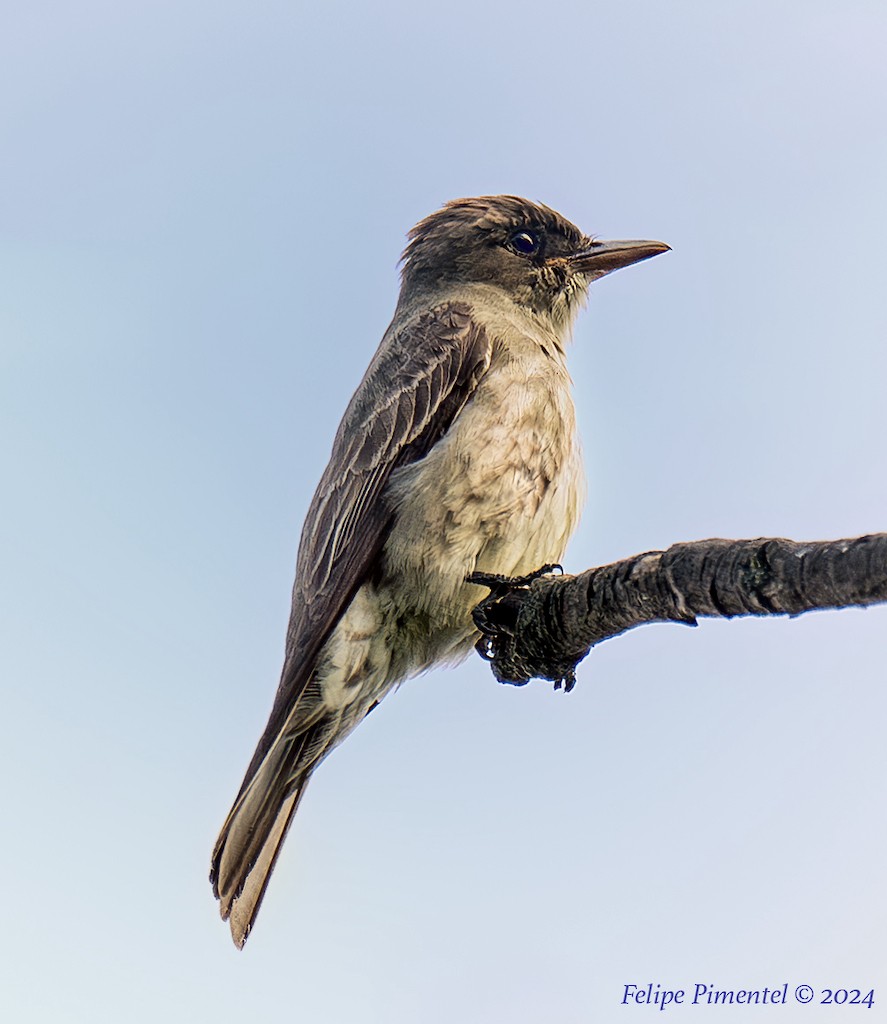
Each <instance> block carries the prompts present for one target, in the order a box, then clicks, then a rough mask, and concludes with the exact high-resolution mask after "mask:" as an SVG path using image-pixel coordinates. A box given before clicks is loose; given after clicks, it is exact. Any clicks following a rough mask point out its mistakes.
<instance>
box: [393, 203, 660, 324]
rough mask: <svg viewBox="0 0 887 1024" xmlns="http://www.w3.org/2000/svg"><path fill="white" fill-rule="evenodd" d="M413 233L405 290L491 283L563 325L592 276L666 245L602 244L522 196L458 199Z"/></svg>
mask: <svg viewBox="0 0 887 1024" xmlns="http://www.w3.org/2000/svg"><path fill="white" fill-rule="evenodd" d="M409 238H410V241H409V244H408V245H407V247H406V250H405V251H404V254H403V283H404V288H405V290H406V289H410V290H413V289H423V290H424V289H425V288H435V289H436V288H439V287H441V286H447V285H450V284H460V283H461V284H486V285H493V286H494V287H497V288H501V289H502V290H503V291H504V292H505V293H506V294H507V295H508V296H509V297H510V298H511V299H512V300H513V301H515V302H517V303H518V304H520V305H523V306H527V307H529V308H531V309H532V310H533V311H534V312H535V313H537V314H538V315H543V316H548V317H550V318H551V320H552V322H553V324H554V326H555V328H557V329H558V330H562V329H564V328H565V327H568V326H569V324H570V323H571V322H572V319H573V316H574V315H575V313H576V310H577V309H578V307H579V306H580V304H581V303H582V301H583V299H584V298H585V295H586V292H587V289H588V285H589V284H590V283H591V282H592V281H595V280H597V278H599V277H603V276H604V275H605V274H609V273H610V272H611V271H613V270H618V269H619V268H620V267H627V266H629V265H630V264H632V263H637V262H639V261H640V260H645V259H649V258H650V257H651V256H656V255H658V254H659V253H661V252H666V251H667V250H668V248H669V247H668V246H667V245H665V244H664V243H663V242H649V241H627V242H602V241H598V240H596V239H594V238H591V237H589V236H588V235H585V234H583V233H582V232H581V231H580V230H579V228H577V227H576V226H575V225H574V224H571V223H570V221H568V220H567V219H566V218H564V217H562V216H561V215H560V214H559V213H556V212H555V211H554V210H552V209H550V208H549V207H547V206H542V205H541V204H539V203H532V202H530V201H529V200H528V199H521V198H519V197H518V196H480V197H478V198H476V199H454V200H453V201H452V202H449V203H447V204H446V205H445V206H443V207H442V208H441V209H440V210H437V211H436V212H435V213H432V214H431V215H430V216H429V217H426V218H425V219H424V220H421V221H419V223H418V224H417V225H416V226H415V227H414V228H413V230H412V231H411V232H410V235H409Z"/></svg>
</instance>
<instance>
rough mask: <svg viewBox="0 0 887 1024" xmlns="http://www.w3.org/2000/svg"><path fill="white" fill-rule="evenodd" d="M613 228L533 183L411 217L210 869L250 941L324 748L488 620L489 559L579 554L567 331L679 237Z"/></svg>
mask: <svg viewBox="0 0 887 1024" xmlns="http://www.w3.org/2000/svg"><path fill="white" fill-rule="evenodd" d="M667 249H668V246H667V245H664V244H663V243H662V242H639V241H634V242H601V241H597V240H595V239H594V238H590V237H589V236H587V235H584V234H583V233H582V232H581V231H580V230H579V229H578V228H576V227H574V225H573V224H571V223H570V222H569V221H567V220H565V219H564V218H563V217H561V216H560V215H559V214H558V213H555V211H554V210H551V209H549V208H548V207H547V206H541V205H537V204H536V203H531V202H529V201H528V200H526V199H519V198H517V197H515V196H483V197H480V198H478V199H457V200H455V201H454V202H450V203H447V204H446V206H444V207H443V209H441V210H438V211H437V212H436V213H433V214H431V216H430V217H426V218H425V220H423V221H421V222H420V223H419V224H417V225H416V227H414V228H413V230H412V231H411V232H410V239H409V244H408V245H407V248H406V251H405V253H404V256H403V284H402V287H401V291H400V298H399V300H398V304H397V309H396V311H395V314H394V320H393V321H392V323H391V326H390V327H389V328H388V330H387V331H386V332H385V336H384V337H383V338H382V343H381V345H380V346H379V349H378V351H377V352H376V354H375V356H374V357H373V360H372V362H371V363H370V365H369V369H368V370H367V371H366V374H365V375H364V378H363V380H362V381H361V383H360V386H359V387H358V389H357V391H356V392H355V394H354V397H353V398H352V399H351V402H350V404H349V406H348V408H347V410H346V411H345V416H344V418H343V420H342V423H341V425H340V427H339V430H338V433H337V434H336V438H335V441H334V442H333V451H332V455H331V456H330V461H329V465H328V466H327V468H326V470H325V472H324V474H323V477H322V478H321V481H320V484H319V485H318V488H317V491H316V492H315V495H314V500H313V501H312V502H311V507H310V509H309V510H308V516H307V518H306V520H305V525H304V528H303V530H302V539H301V543H300V545H299V554H298V561H297V565H296V582H295V586H294V588H293V605H292V613H291V617H290V621H289V628H288V631H287V638H286V656H285V660H284V664H283V671H282V674H281V679H280V685H279V687H278V690H277V696H276V698H275V700H274V707H273V709H272V711H271V717H270V719H269V720H268V725H267V727H266V729H265V732H264V733H263V735H262V738H261V739H260V740H259V745H258V747H257V748H256V752H255V754H254V755H253V759H252V761H251V762H250V765H249V767H248V768H247V771H246V776H245V778H244V780H243V784H242V786H241V787H240V792H239V793H238V794H237V799H236V800H235V801H234V806H233V807H232V808H231V812H230V813H229V815H228V818H227V820H226V821H225V824H224V825H223V826H222V831H221V833H220V835H219V838H218V841H217V842H216V846H215V850H214V851H213V856H212V870H211V874H210V878H211V881H212V884H213V891H214V892H215V895H216V896H217V898H218V899H219V901H220V904H221V914H222V917H223V919H230V925H231V934H232V936H233V939H234V942H235V943H236V945H237V946H239V947H242V946H243V944H244V942H245V941H246V938H247V936H248V935H249V932H250V929H251V928H252V925H253V922H254V921H255V918H256V914H257V913H258V910H259V905H260V903H261V901H262V897H263V895H264V893H265V888H266V886H267V884H268V879H269V877H270V875H271V871H272V869H273V868H274V863H275V861H276V859H277V856H278V854H279V852H280V848H281V845H282V843H283V840H284V837H285V836H286V833H287V829H288V828H289V825H290V822H291V821H292V818H293V814H294V813H295V810H296V808H297V807H298V804H299V800H300V799H301V798H302V795H303V793H304V792H305V787H306V785H307V784H308V779H309V778H310V777H311V773H312V772H313V771H314V769H315V768H316V767H317V766H318V764H320V762H321V760H322V759H323V758H324V757H325V756H326V755H327V754H328V753H329V752H330V751H331V750H332V749H333V748H334V747H335V746H336V745H337V744H339V743H341V742H342V740H343V739H344V738H345V737H346V736H347V735H348V734H349V733H350V732H351V730H352V729H353V728H354V727H355V726H356V725H357V724H358V723H359V722H361V721H362V719H363V718H364V717H365V716H366V715H367V713H368V712H369V711H371V710H372V709H373V708H374V707H375V706H376V705H377V704H378V703H379V701H381V700H382V698H383V697H384V696H385V695H386V694H387V693H388V692H389V691H390V690H392V689H393V688H394V687H396V686H397V685H398V684H399V683H400V682H402V681H403V680H404V679H407V678H408V677H410V676H414V675H416V674H417V673H419V672H422V671H423V670H424V669H427V668H430V667H431V666H432V665H436V664H438V663H439V662H447V661H449V662H452V661H455V660H457V659H459V658H461V657H464V656H465V655H466V654H467V653H468V652H469V651H470V650H471V648H472V646H473V644H474V643H475V642H476V640H477V639H478V634H477V631H476V629H475V626H474V623H473V621H472V618H471V610H472V607H473V606H474V605H475V604H477V602H478V591H477V587H475V586H471V585H470V584H468V583H466V577H467V576H468V575H469V574H470V573H473V572H476V571H477V572H486V573H498V574H503V575H507V576H519V575H524V574H528V573H530V572H531V571H533V570H534V569H536V568H538V567H539V566H541V565H543V564H545V563H555V562H557V561H558V560H559V559H560V558H561V556H562V555H563V552H564V548H565V546H566V543H567V540H568V539H569V537H570V535H571V533H572V532H573V529H574V527H575V526H576V523H577V520H578V517H579V512H580V508H581V505H582V501H583V496H584V490H585V485H584V479H583V473H582V463H581V458H580V450H579V443H578V440H577V438H576V426H575V416H574V411H573V400H572V396H571V393H570V387H571V382H570V377H569V375H568V373H567V368H566V364H565V349H566V345H567V341H568V339H569V336H570V332H571V328H572V324H573V320H574V317H575V315H576V312H577V310H578V309H579V307H580V305H581V304H582V302H583V300H584V299H585V296H586V292H587V289H588V285H589V283H590V282H592V281H594V280H596V279H597V278H599V277H603V276H604V274H609V273H610V271H612V270H617V269H618V268H619V267H626V266H628V265H629V264H631V263H637V262H638V261H639V260H644V259H647V258H649V257H650V256H655V255H657V254H658V253H661V252H665V251H666V250H667Z"/></svg>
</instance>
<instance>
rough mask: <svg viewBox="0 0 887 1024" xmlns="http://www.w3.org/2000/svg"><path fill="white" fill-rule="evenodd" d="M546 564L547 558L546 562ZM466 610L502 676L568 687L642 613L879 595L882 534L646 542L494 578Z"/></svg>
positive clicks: (885, 541) (793, 611) (857, 602)
mask: <svg viewBox="0 0 887 1024" xmlns="http://www.w3.org/2000/svg"><path fill="white" fill-rule="evenodd" d="M546 568H550V567H546ZM469 581H471V582H475V583H479V584H483V585H486V586H490V590H491V593H490V596H489V597H487V598H486V599H485V600H484V601H482V602H481V603H480V604H479V605H478V606H477V608H476V609H475V611H474V621H475V623H476V625H477V627H478V629H480V631H481V634H482V635H481V639H480V641H479V642H478V645H477V648H478V651H479V652H480V654H481V655H482V656H483V657H484V658H486V659H487V660H488V661H490V662H491V666H492V669H493V673H494V675H495V676H496V678H497V679H498V680H499V681H500V682H503V683H513V684H514V685H517V686H522V685H523V684H524V683H527V682H529V681H530V679H533V678H540V679H550V680H552V681H553V682H554V686H555V689H559V688H560V687H561V686H563V687H564V689H565V690H567V691H569V690H571V689H572V688H573V686H574V684H575V681H576V674H575V673H576V665H577V664H578V663H579V662H580V661H581V660H582V659H583V658H584V657H585V656H586V655H587V654H588V653H589V651H590V650H591V648H592V647H594V646H595V645H596V644H599V643H601V641H603V640H609V639H610V638H611V637H614V636H619V634H620V633H624V632H626V631H627V630H629V629H633V628H634V627H635V626H640V625H643V624H644V623H648V622H681V623H684V624H685V625H690V626H695V625H696V618H697V616H713V617H718V618H727V619H731V618H734V617H735V616H739V615H800V614H801V613H802V612H806V611H812V610H814V609H821V608H848V607H853V606H856V607H859V606H865V605H870V604H877V603H879V602H882V601H887V533H878V534H872V535H870V536H867V537H856V538H853V539H851V540H836V541H813V542H810V543H797V542H796V541H791V540H783V539H781V538H772V537H759V538H758V539H757V540H703V541H695V542H693V543H690V544H675V545H673V546H672V547H670V548H668V550H667V551H648V552H645V553H644V554H641V555H636V556H635V557H633V558H626V559H624V560H622V561H620V562H614V563H613V564H612V565H605V566H602V567H600V568H597V569H589V570H588V571H587V572H583V573H581V574H580V575H579V576H550V575H546V576H541V577H539V578H537V579H533V580H532V581H530V580H529V578H528V579H524V580H514V581H504V580H502V581H494V580H493V579H492V578H491V577H484V576H483V575H482V574H474V576H471V577H469Z"/></svg>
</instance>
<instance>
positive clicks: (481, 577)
mask: <svg viewBox="0 0 887 1024" xmlns="http://www.w3.org/2000/svg"><path fill="white" fill-rule="evenodd" d="M555 570H557V571H558V572H561V573H562V572H563V571H564V568H563V566H562V565H558V563H557V562H550V563H548V564H547V565H543V566H542V567H541V568H539V569H534V570H533V572H531V573H527V575H526V576H503V575H502V574H501V573H496V572H472V573H469V575H468V576H466V577H465V582H466V583H475V584H477V585H478V586H480V587H489V588H490V592H489V594H487V596H486V597H485V598H484V599H483V600H482V601H479V602H478V604H477V605H475V607H474V609H473V611H472V613H471V617H472V618H473V619H474V624H475V626H477V628H478V629H479V630H480V634H481V635H480V637H479V639H478V641H477V643H476V644H475V645H474V646H475V650H476V651H477V653H478V654H479V655H480V656H481V657H482V658H484V659H485V660H486V661H491V660H492V659H493V657H494V648H493V638H494V637H495V636H496V635H497V634H499V633H500V632H501V630H502V627H503V624H504V623H503V622H502V616H501V610H502V609H501V607H500V606H499V602H500V601H501V600H502V598H503V597H505V596H506V595H508V594H510V593H511V592H512V591H514V590H525V589H526V588H527V587H529V585H530V584H531V583H532V582H533V581H534V580H538V579H539V578H540V577H542V576H547V575H548V574H549V573H552V572H554V571H555ZM497 610H498V611H500V615H499V616H498V617H497V616H496V615H495V611H497ZM497 618H498V621H497ZM511 625H514V624H513V623H512V624H511Z"/></svg>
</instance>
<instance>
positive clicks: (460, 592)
mask: <svg viewBox="0 0 887 1024" xmlns="http://www.w3.org/2000/svg"><path fill="white" fill-rule="evenodd" d="M584 492H585V484H584V478H583V473H582V461H581V455H580V450H579V444H578V441H577V438H576V424H575V415H574V411H573V402H572V397H571V395H570V379H569V376H568V374H567V372H566V369H565V368H564V365H563V361H562V358H561V354H560V353H559V352H557V351H556V350H550V349H548V348H544V347H542V346H541V345H540V344H538V343H537V342H533V341H530V339H527V343H526V345H524V346H521V347H520V348H518V349H517V350H515V348H514V347H513V346H512V347H511V348H509V350H508V351H500V352H498V353H497V354H496V356H495V357H494V359H493V361H492V363H491V366H490V369H489V371H488V372H487V374H486V375H485V377H484V379H483V380H482V382H481V384H480V385H479V387H478V388H477V390H476V391H475V393H474V394H473V395H472V397H471V399H470V400H469V402H468V403H467V404H466V406H465V407H464V408H463V410H462V411H461V412H460V414H459V416H458V417H457V419H456V420H455V421H454V423H453V426H452V427H451V429H450V431H449V432H448V434H447V435H446V436H445V437H444V438H443V439H442V440H441V441H440V442H438V444H436V445H435V446H434V448H433V449H432V451H431V452H430V453H429V454H428V455H427V456H426V457H425V458H424V459H423V460H421V461H420V462H418V463H415V464H413V465H411V466H408V467H405V468H404V469H402V470H399V471H398V472H397V474H396V475H395V477H394V478H392V481H391V484H390V487H389V490H388V496H389V498H390V499H391V500H393V501H394V503H395V504H396V507H397V517H396V525H395V527H394V529H393V530H392V533H391V535H390V537H389V540H388V543H387V544H386V547H385V563H386V575H387V576H388V578H389V579H390V580H395V579H396V580H398V581H399V582H398V583H397V586H396V589H397V590H398V592H400V596H402V597H404V598H405V599H406V600H408V601H409V602H410V603H412V604H413V605H414V606H415V609H416V611H417V612H419V614H420V615H421V616H422V618H424V619H425V620H426V621H428V622H429V623H434V622H438V623H440V625H441V626H442V627H444V628H446V627H447V626H449V625H453V624H454V623H456V622H458V623H466V622H467V626H468V628H469V631H470V619H467V611H468V610H470V608H471V607H472V606H473V605H474V604H476V603H477V601H478V600H479V598H480V597H481V596H482V593H479V592H478V589H477V588H476V587H470V586H466V585H465V584H464V580H465V577H466V576H467V575H468V574H469V573H470V572H473V571H474V570H481V571H485V572H491V573H503V574H506V575H522V574H524V573H528V572H531V571H532V570H534V569H536V568H538V567H539V566H540V565H543V564H545V563H547V562H556V561H558V560H559V559H560V558H561V557H562V555H563V553H564V549H565V547H566V544H567V541H568V540H569V538H570V535H571V534H572V532H573V530H574V529H575V527H576V524H577V522H578V519H579V513H580V510H581V506H582V502H583V499H584ZM397 604H399V605H401V607H402V603H401V601H400V600H399V599H398V600H397ZM462 628H463V631H464V628H465V627H464V626H463V627H462Z"/></svg>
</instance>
